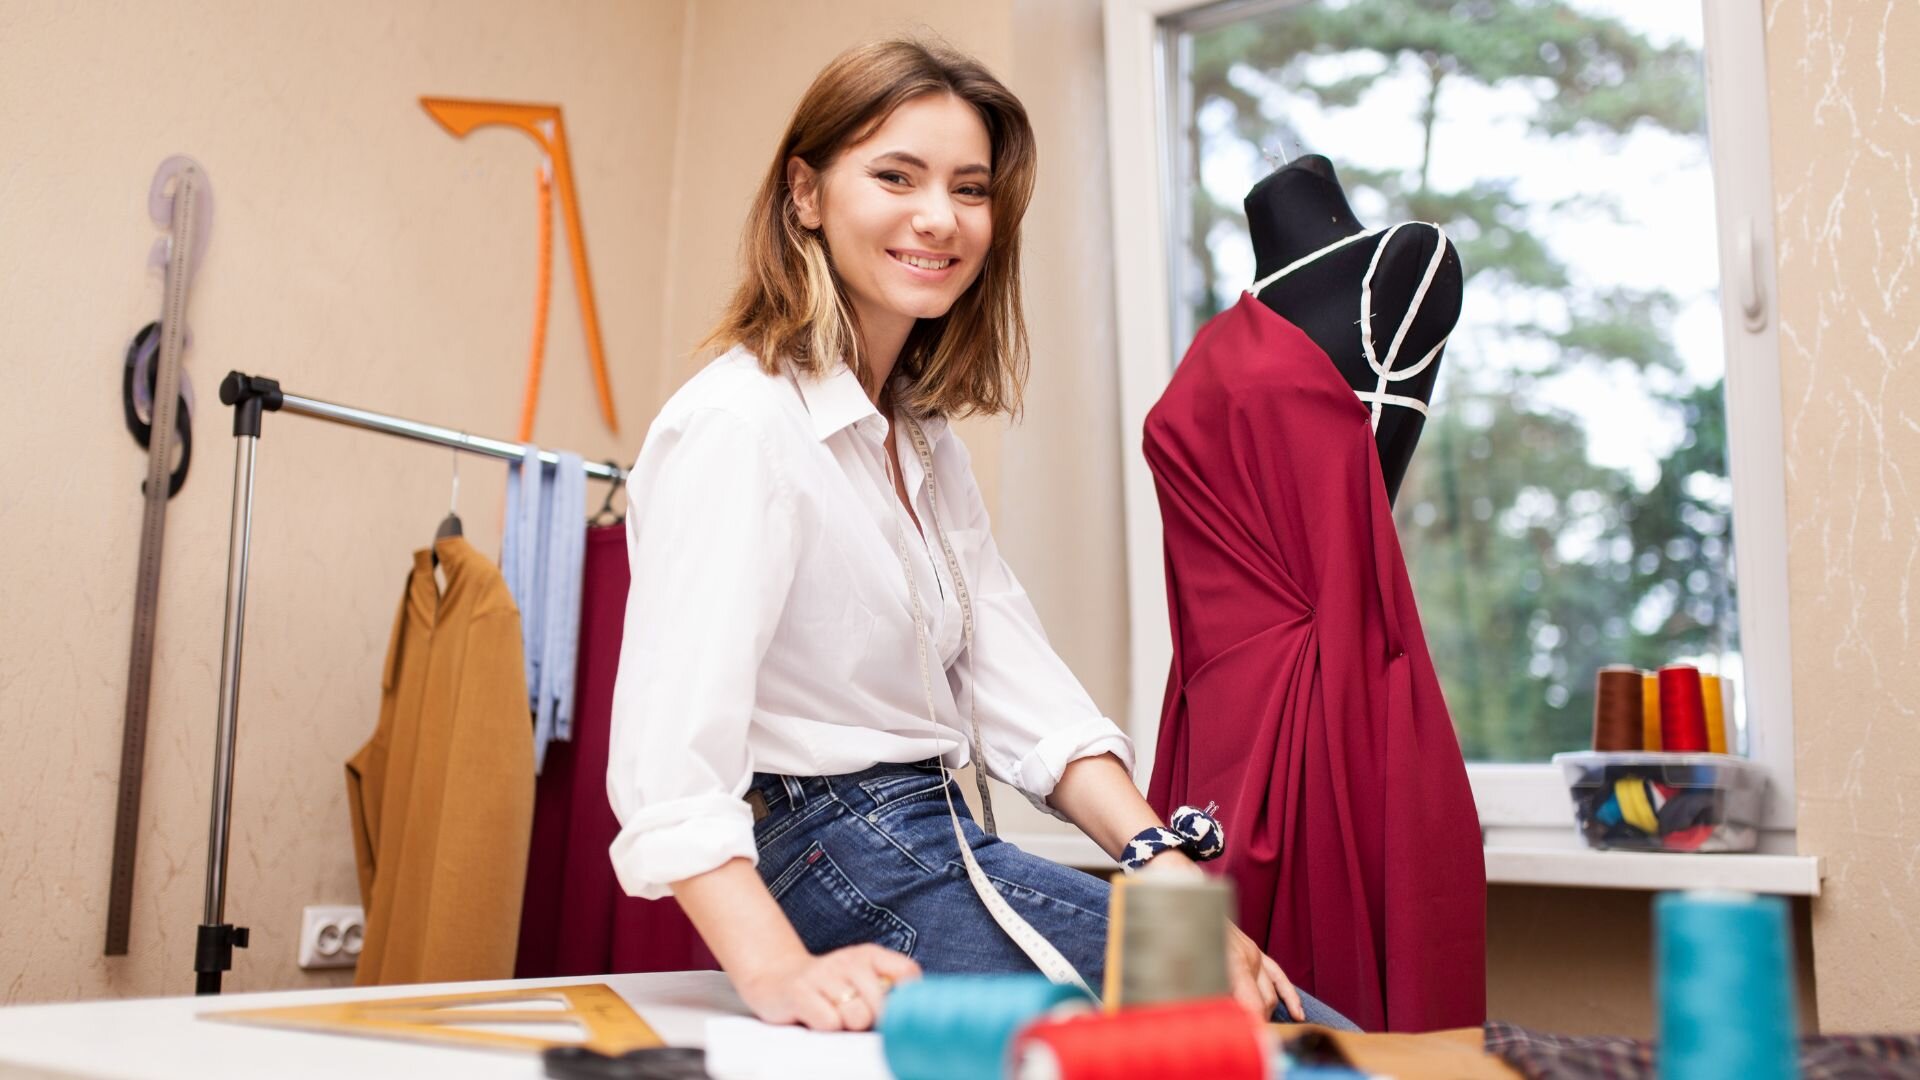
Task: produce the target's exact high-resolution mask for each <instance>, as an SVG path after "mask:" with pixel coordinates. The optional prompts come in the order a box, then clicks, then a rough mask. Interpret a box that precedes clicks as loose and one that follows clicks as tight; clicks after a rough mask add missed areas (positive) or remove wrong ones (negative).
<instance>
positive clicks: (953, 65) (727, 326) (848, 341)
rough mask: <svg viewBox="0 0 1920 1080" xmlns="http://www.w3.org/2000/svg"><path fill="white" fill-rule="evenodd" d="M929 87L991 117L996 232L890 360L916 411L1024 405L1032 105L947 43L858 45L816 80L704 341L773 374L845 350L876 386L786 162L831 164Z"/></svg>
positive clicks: (1005, 409)
mask: <svg viewBox="0 0 1920 1080" xmlns="http://www.w3.org/2000/svg"><path fill="white" fill-rule="evenodd" d="M935 93H950V94H952V95H954V96H955V97H958V98H959V99H961V100H962V101H965V102H967V103H968V104H970V105H972V106H973V107H974V108H975V109H976V110H978V111H979V113H980V119H981V120H982V121H983V122H984V123H985V124H986V128H987V136H988V139H989V140H990V142H991V145H992V147H993V160H992V162H991V163H990V167H991V168H992V170H993V173H992V183H991V185H990V187H989V194H988V199H989V204H990V206H991V208H992V215H993V241H992V245H991V246H990V247H989V248H988V251H987V258H986V264H985V265H984V266H982V267H981V269H980V274H979V277H977V278H976V279H975V280H974V282H973V284H972V285H970V286H968V287H967V291H966V292H964V293H962V294H961V295H960V297H959V299H957V300H955V301H954V303H953V307H952V308H950V309H949V310H948V311H947V313H946V314H945V315H942V316H940V317H939V318H933V319H921V320H919V322H917V323H916V324H915V325H914V327H913V330H912V331H911V332H910V333H909V334H908V335H907V341H906V344H905V345H904V346H902V348H901V350H900V358H899V360H898V361H897V362H896V364H895V365H894V371H895V372H896V373H897V374H900V375H904V376H905V377H906V378H907V379H908V389H907V390H906V392H905V393H904V394H903V395H902V396H901V399H900V402H899V404H901V405H902V406H904V407H905V408H907V409H908V410H909V411H911V412H914V413H918V414H926V413H943V414H947V415H950V416H966V415H968V414H970V413H985V414H989V415H992V414H996V413H1010V414H1017V413H1018V412H1019V411H1020V392H1021V387H1022V384H1023V383H1024V382H1025V381H1026V373H1027V323H1026V316H1025V314H1024V313H1023V312H1022V310H1021V303H1020V220H1021V218H1022V217H1023V216H1025V214H1026V211H1027V203H1028V202H1029V201H1030V200H1031V198H1032V196H1033V178H1034V166H1035V152H1034V142H1033V129H1032V127H1031V126H1029V124H1028V123H1027V111H1026V109H1025V107H1023V106H1022V105H1021V104H1020V100H1019V99H1018V98H1016V97H1014V96H1013V93H1012V92H1011V91H1009V90H1008V89H1007V88H1006V87H1005V86H1003V85H1002V84H1001V83H1000V80H998V79H996V78H994V77H993V75H992V74H991V73H989V72H988V71H987V69H986V68H985V67H984V66H983V65H981V64H980V62H979V61H977V60H974V59H972V58H970V57H968V56H965V55H963V54H961V53H958V52H956V51H954V50H952V49H949V48H946V47H944V46H941V45H935V44H926V43H922V42H918V41H910V40H892V41H879V42H873V43H870V44H866V45H860V46H856V47H854V48H852V49H849V50H847V51H846V52H844V53H841V54H840V55H839V56H838V57H836V58H835V59H834V61H833V62H832V63H830V64H828V65H827V66H826V68H825V69H824V70H822V71H821V72H820V74H819V75H818V76H817V77H816V78H815V79H814V80H813V85H812V86H810V87H808V88H807V92H806V94H805V95H803V96H802V97H801V99H800V104H799V105H798V107H796V108H795V109H794V112H793V118H792V119H791V120H790V121H789V122H788V123H787V132H786V134H785V135H784V136H782V137H781V139H780V147H779V152H778V153H776V154H774V156H773V164H772V166H770V167H769V168H768V169H767V176H766V179H765V180H764V181H763V182H762V183H761V185H760V192H759V194H758V195H757V196H755V198H754V201H753V209H752V211H751V212H750V214H749V216H748V218H747V224H746V230H745V233H744V234H743V236H742V238H741V259H742V262H743V263H744V264H745V273H744V275H743V277H742V280H741V282H740V284H739V286H738V287H737V288H736V289H735V290H734V294H733V299H732V300H731V301H729V302H728V304H727V310H726V313H725V314H724V315H723V316H722V317H721V320H720V323H719V325H718V326H716V327H715V328H714V330H713V332H712V333H710V334H708V335H707V338H706V340H704V341H703V342H701V344H700V348H701V349H703V350H704V349H707V348H711V347H716V346H717V347H720V348H726V347H729V346H732V345H736V344H737V345H745V346H746V347H747V348H748V349H751V350H752V351H753V352H754V353H755V354H756V355H757V356H758V357H759V359H760V365H761V367H763V368H764V369H766V371H767V372H768V373H769V374H775V373H778V372H779V370H780V364H781V363H782V361H783V359H784V360H786V361H789V362H791V363H793V364H794V365H796V366H797V367H799V368H800V369H801V370H803V371H807V372H809V373H812V374H815V375H822V374H825V373H826V371H827V370H828V369H829V368H830V367H831V365H832V364H833V363H834V362H835V361H836V360H838V359H841V358H843V357H844V358H845V359H846V361H847V364H848V366H849V367H851V368H852V369H853V371H854V373H855V374H856V375H858V376H859V377H860V381H861V383H862V384H863V385H866V384H867V383H868V380H869V376H870V372H869V368H868V366H867V359H866V357H865V356H864V355H863V352H862V349H861V345H860V337H859V334H858V333H857V332H856V317H855V314H854V311H853V308H852V306H851V305H850V304H849V303H848V301H847V297H846V294H845V292H844V291H843V289H842V287H841V284H840V278H839V275H838V274H837V273H836V272H835V271H834V269H833V263H832V260H831V259H830V258H829V256H828V253H827V249H826V242H825V240H824V238H823V237H822V235H821V234H820V233H818V232H815V231H812V230H809V229H807V228H805V227H803V226H802V225H801V224H800V221H799V218H798V216H797V215H796V211H795V208H794V201H793V195H792V192H791V190H790V189H789V187H788V184H787V160H788V159H789V158H791V157H796V156H797V157H799V158H800V159H801V160H802V161H805V162H806V163H807V164H808V165H809V166H810V167H812V168H813V169H814V170H815V171H816V172H819V171H824V170H825V169H826V168H827V166H828V165H830V164H832V162H833V160H834V158H836V157H837V156H838V155H839V153H840V151H841V150H843V149H844V148H846V147H847V146H849V145H852V144H853V143H857V142H860V141H861V140H863V139H865V138H867V137H868V136H869V135H871V134H872V133H873V132H874V131H875V130H877V129H878V128H879V127H880V125H881V124H883V123H885V122H886V120H887V117H888V116H890V115H892V113H893V110H894V109H896V108H898V107H899V106H900V105H901V104H903V103H905V102H907V101H909V100H912V99H914V98H917V97H920V96H922V95H925V94H935Z"/></svg>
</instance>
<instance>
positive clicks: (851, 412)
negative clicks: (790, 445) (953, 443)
mask: <svg viewBox="0 0 1920 1080" xmlns="http://www.w3.org/2000/svg"><path fill="white" fill-rule="evenodd" d="M794 380H795V382H796V383H798V384H799V387H800V398H801V400H803V401H805V402H806V405H807V415H808V416H809V417H810V418H811V419H812V421H813V434H814V437H815V438H817V439H819V440H820V441H821V442H825V441H827V439H828V438H829V437H831V436H832V435H834V434H835V433H837V432H839V431H840V430H841V429H843V428H847V427H854V428H856V429H857V430H860V431H862V432H863V433H865V434H867V435H869V436H871V437H872V438H874V439H876V440H877V439H881V438H883V437H884V436H885V435H886V431H887V422H886V420H885V418H883V417H882V416H881V415H880V410H878V409H876V408H874V407H873V399H871V398H869V397H867V391H866V388H865V387H863V386H861V385H860V379H859V377H858V376H856V375H854V373H853V369H852V368H850V367H848V366H847V364H846V361H844V360H843V361H840V362H838V363H835V364H834V365H833V370H831V371H829V372H827V374H825V375H823V376H814V375H811V374H808V373H807V372H804V371H801V372H796V373H795V376H794ZM897 388H898V387H897V385H896V389H897ZM920 430H922V431H924V432H926V435H927V444H928V445H930V446H935V445H938V444H939V442H940V440H941V439H942V438H943V437H945V436H946V434H947V418H946V417H944V416H941V415H940V414H938V413H934V414H930V415H927V416H923V417H920Z"/></svg>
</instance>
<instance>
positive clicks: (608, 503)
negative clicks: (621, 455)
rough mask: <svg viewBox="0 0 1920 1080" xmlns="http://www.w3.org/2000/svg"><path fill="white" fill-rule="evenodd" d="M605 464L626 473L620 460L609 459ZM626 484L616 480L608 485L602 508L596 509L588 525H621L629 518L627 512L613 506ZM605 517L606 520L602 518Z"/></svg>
mask: <svg viewBox="0 0 1920 1080" xmlns="http://www.w3.org/2000/svg"><path fill="white" fill-rule="evenodd" d="M604 464H605V465H606V466H607V468H609V469H620V470H621V472H620V475H622V476H625V475H626V470H625V469H623V468H621V465H620V463H619V462H617V461H614V460H612V459H608V460H607V461H606V462H604ZM625 486H626V485H625V484H624V483H621V482H619V481H614V482H612V483H609V484H608V485H607V497H606V500H605V501H603V502H602V503H601V504H600V509H598V510H596V511H594V513H593V516H592V517H590V518H588V519H587V524H588V525H619V524H621V523H622V522H624V521H626V520H627V515H626V514H624V513H620V512H617V511H615V510H614V508H613V497H614V496H615V495H618V494H620V489H621V488H622V487H625ZM603 518H604V519H605V520H602V519H603Z"/></svg>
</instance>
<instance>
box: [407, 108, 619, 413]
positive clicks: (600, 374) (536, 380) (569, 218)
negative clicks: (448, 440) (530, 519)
mask: <svg viewBox="0 0 1920 1080" xmlns="http://www.w3.org/2000/svg"><path fill="white" fill-rule="evenodd" d="M420 104H421V105H422V106H423V107H424V108H425V109H426V110H427V114H428V115H429V116H432V117H433V118H434V120H436V121H438V122H439V124H440V126H441V127H443V128H446V129H447V131H448V132H449V133H450V134H452V135H453V136H454V137H456V138H465V137H466V136H467V134H468V133H469V132H472V131H474V130H475V129H477V128H483V127H488V126H490V125H501V126H505V127H510V128H514V129H516V130H519V131H521V132H524V133H525V134H526V135H527V137H528V138H530V139H532V140H533V141H534V142H537V143H539V144H540V149H541V150H542V151H543V152H544V153H545V155H546V161H545V162H544V164H545V165H546V166H548V167H550V168H551V170H552V176H553V187H554V188H555V189H556V190H557V191H558V192H559V195H560V213H561V215H562V216H563V217H565V219H566V223H567V254H568V256H569V257H570V259H571V262H572V263H573V285H574V291H575V292H577V293H579V294H580V320H581V322H583V323H584V324H585V325H586V332H587V358H588V360H589V361H591V362H592V364H593V382H594V389H595V390H596V391H597V392H598V394H599V396H600V414H601V415H602V416H603V417H605V418H606V421H607V427H608V428H610V429H612V431H613V432H614V433H615V434H618V433H619V431H620V420H619V418H618V417H616V416H615V415H614V412H613V387H612V384H611V383H610V382H609V381H608V379H607V356H606V350H605V348H603V347H602V345H601V343H600V316H599V315H598V314H597V313H596V311H595V309H594V304H593V276H592V275H591V274H589V273H588V272H587V240H586V234H585V230H584V228H583V227H582V226H581V224H580V200H579V197H578V196H576V195H575V194H574V191H573V160H572V158H571V157H570V156H569V155H568V153H567V125H566V123H565V122H564V121H562V120H561V118H560V106H558V105H527V104H521V103H518V102H512V101H469V100H465V99H461V98H436V97H423V98H421V99H420ZM543 176H544V173H543ZM545 205H546V202H545V200H544V199H543V200H542V206H543V207H544V206H545ZM543 235H544V233H543ZM548 250H549V251H550V250H551V249H550V248H549V249H548ZM545 309H546V301H545V299H544V298H542V299H541V300H540V302H539V315H538V318H539V320H540V321H541V323H542V326H540V327H537V328H536V333H538V332H539V331H541V330H544V321H545V318H546V316H545ZM539 357H540V351H539V343H538V341H537V340H536V342H535V351H534V359H533V360H532V362H531V364H530V365H529V368H530V369H529V371H528V373H527V392H526V400H525V402H524V405H523V407H522V411H521V417H520V441H521V442H526V441H527V440H529V439H531V438H533V413H534V408H535V406H536V405H537V404H538V403H539V400H540V359H539Z"/></svg>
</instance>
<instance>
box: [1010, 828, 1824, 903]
mask: <svg viewBox="0 0 1920 1080" xmlns="http://www.w3.org/2000/svg"><path fill="white" fill-rule="evenodd" d="M1568 831H1571V830H1570V829H1569V830H1568ZM1003 839H1005V840H1007V841H1009V842H1011V843H1013V844H1015V845H1016V846H1018V847H1020V848H1021V849H1022V850H1024V851H1028V852H1030V853H1032V854H1034V855H1038V856H1040V857H1041V858H1043V859H1051V860H1052V861H1054V862H1057V863H1060V864H1062V865H1065V866H1072V867H1076V868H1078V869H1081V870H1087V871H1090V872H1093V873H1109V872H1111V871H1112V870H1114V869H1115V864H1114V861H1113V860H1112V859H1110V858H1108V857H1107V854H1106V853H1105V852H1103V851H1101V850H1100V849H1099V847H1098V846H1096V845H1095V844H1094V842H1093V841H1091V840H1089V839H1087V838H1086V837H1085V836H1083V835H1080V834H1079V833H1071V834H1067V833H1039V832H1028V833H1008V834H1007V835H1006V836H1005V837H1003ZM1485 850H1486V859H1487V883H1488V884H1489V885H1541V886H1549V887H1559V888H1569V889H1648V890H1661V889H1737V890H1741V891H1745V892H1757V893H1770V894H1774V895H1780V896H1819V895H1820V877H1821V874H1822V872H1823V868H1822V867H1821V864H1820V859H1819V858H1818V857H1816V856H1812V855H1774V854H1755V855H1676V854H1661V853H1655V852H1641V851H1591V850H1588V849H1587V848H1583V847H1565V846H1557V847H1554V846H1544V845H1543V846H1538V847H1521V846H1516V845H1511V844H1489V845H1487V847H1486V849H1485Z"/></svg>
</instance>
